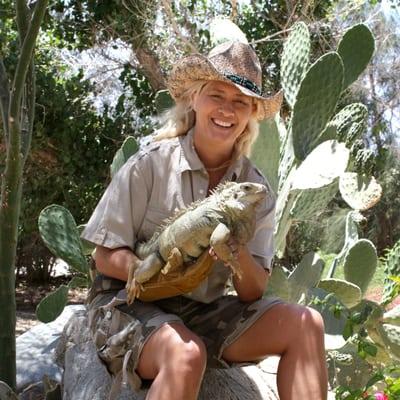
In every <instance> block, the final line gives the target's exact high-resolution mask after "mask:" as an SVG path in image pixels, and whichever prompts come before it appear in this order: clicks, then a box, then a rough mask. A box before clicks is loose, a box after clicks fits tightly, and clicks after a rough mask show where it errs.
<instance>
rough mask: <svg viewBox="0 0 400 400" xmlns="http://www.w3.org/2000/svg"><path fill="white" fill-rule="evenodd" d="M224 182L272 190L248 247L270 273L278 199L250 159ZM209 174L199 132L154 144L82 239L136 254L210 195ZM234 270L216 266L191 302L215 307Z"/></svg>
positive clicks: (125, 173)
mask: <svg viewBox="0 0 400 400" xmlns="http://www.w3.org/2000/svg"><path fill="white" fill-rule="evenodd" d="M222 181H237V182H257V183H263V184H265V185H266V186H267V187H268V188H269V196H267V198H266V200H265V202H264V204H262V205H261V206H260V207H259V208H258V210H257V224H256V232H255V234H254V237H253V239H252V240H251V241H250V242H249V243H248V248H249V250H250V252H251V254H252V255H253V256H254V257H255V258H256V260H257V262H259V263H260V264H261V265H262V266H263V267H264V268H266V269H268V270H269V269H270V265H271V260H272V257H273V253H274V248H273V230H274V211H275V210H274V208H275V196H274V194H273V192H272V190H271V188H270V185H269V184H268V182H267V181H266V179H265V178H264V177H263V175H262V174H261V173H260V172H259V171H258V170H257V169H256V168H255V166H254V165H253V164H252V163H251V161H250V160H249V159H248V158H247V157H244V156H243V157H241V158H239V159H238V160H237V161H236V162H234V163H233V164H232V165H231V166H230V168H229V169H228V171H227V172H226V174H225V176H224V177H223V179H222ZM208 183H209V182H208V174H207V171H206V170H205V168H204V165H203V163H202V162H201V160H200V159H199V157H198V155H197V153H196V151H195V148H194V145H193V130H191V131H189V132H188V133H187V134H186V135H184V136H180V137H177V138H174V139H168V140H163V141H160V142H153V143H151V144H150V145H148V146H145V147H144V148H143V149H142V150H140V151H139V152H138V153H136V154H135V155H134V156H132V157H131V158H130V159H129V160H128V161H127V162H126V163H125V164H124V166H123V167H122V168H121V169H120V170H119V171H118V173H117V174H116V175H115V176H114V178H113V179H112V181H111V183H110V185H109V186H108V188H107V190H106V191H105V193H104V195H103V197H102V198H101V200H100V202H99V203H98V205H97V207H96V209H95V210H94V212H93V215H92V217H91V218H90V220H89V222H88V224H87V226H86V228H85V230H84V231H83V233H82V237H83V238H84V239H86V240H88V241H90V242H92V243H94V244H96V245H100V246H104V247H108V248H112V249H114V248H118V247H129V248H131V249H132V250H134V247H135V243H136V242H137V241H145V240H148V239H149V238H150V237H151V236H152V234H153V233H154V231H155V230H156V228H157V227H158V226H159V225H160V224H161V223H162V222H163V220H165V219H166V218H168V217H170V216H171V215H172V214H173V213H174V212H175V211H176V210H179V209H181V208H183V207H185V206H187V205H189V204H190V203H192V202H193V201H195V200H199V199H203V198H205V197H206V195H207V189H208ZM230 273H231V271H230V269H229V268H227V267H226V266H225V265H223V264H222V263H221V262H215V265H214V267H213V270H212V272H211V273H210V275H209V276H208V278H207V279H205V280H204V281H203V282H202V283H201V284H200V286H199V287H197V288H196V289H195V290H194V291H193V292H192V293H190V294H188V295H187V296H188V297H190V298H193V299H195V300H198V301H203V302H206V303H208V302H211V301H213V300H214V299H216V298H217V297H219V296H221V295H222V294H223V293H224V292H225V291H226V289H227V283H228V281H229V278H230Z"/></svg>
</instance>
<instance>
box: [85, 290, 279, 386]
mask: <svg viewBox="0 0 400 400" xmlns="http://www.w3.org/2000/svg"><path fill="white" fill-rule="evenodd" d="M124 301H125V291H123V290H121V291H120V292H115V291H111V292H108V293H100V294H98V295H97V296H96V297H95V298H94V299H93V300H92V301H91V303H90V305H89V321H90V329H91V332H92V335H93V338H94V342H95V345H96V347H97V349H98V354H99V357H100V358H101V359H102V360H103V361H104V362H105V363H106V365H107V367H108V369H109V371H110V372H111V373H113V374H114V375H118V374H120V375H121V374H122V375H123V376H122V375H121V380H122V381H125V382H126V381H127V382H126V383H129V384H130V385H131V386H132V387H133V388H134V389H138V388H139V387H140V386H141V383H142V382H141V380H140V378H139V376H138V375H137V374H136V373H135V370H136V368H137V365H138V361H139V357H140V354H141V351H142V349H143V346H144V345H145V343H146V342H147V340H148V339H149V338H150V337H151V335H152V334H153V333H154V332H156V331H157V330H158V329H159V328H160V327H162V326H163V325H164V324H166V323H172V322H179V323H183V324H184V325H185V326H186V327H187V328H189V329H190V330H191V331H193V332H194V333H195V334H196V335H198V336H199V337H200V338H201V339H202V340H203V341H204V344H205V346H206V348H207V354H208V362H207V366H209V367H214V368H229V367H230V366H232V365H231V364H229V363H227V362H226V361H225V360H223V359H222V353H223V351H224V349H225V348H226V347H227V346H229V345H230V344H231V343H232V342H234V341H235V340H236V339H237V338H238V337H239V336H240V335H242V334H243V332H244V331H245V330H246V329H248V328H249V327H250V326H251V325H252V324H253V323H254V322H255V321H257V319H258V318H260V317H261V316H262V315H263V313H264V312H265V311H267V310H268V309H269V308H271V307H272V306H274V305H276V304H280V303H282V300H280V299H278V298H275V297H267V298H263V299H260V300H257V301H255V302H249V303H244V302H241V301H239V299H238V297H237V296H233V295H229V296H223V297H221V298H219V299H217V300H215V301H213V302H212V303H209V304H206V303H201V302H198V301H195V300H192V299H188V298H186V297H183V296H176V297H171V298H169V299H164V300H158V301H154V302H151V303H147V302H141V301H140V300H135V302H134V303H133V304H131V305H129V306H128V305H127V304H126V303H124ZM246 364H247V365H248V364H251V363H246ZM235 365H236V366H237V364H235ZM241 365H244V364H241Z"/></svg>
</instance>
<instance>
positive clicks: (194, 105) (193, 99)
mask: <svg viewBox="0 0 400 400" xmlns="http://www.w3.org/2000/svg"><path fill="white" fill-rule="evenodd" d="M197 98H198V93H197V92H193V93H192V94H191V96H190V108H191V109H192V110H193V111H196V108H197Z"/></svg>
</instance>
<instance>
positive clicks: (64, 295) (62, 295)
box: [36, 285, 69, 323]
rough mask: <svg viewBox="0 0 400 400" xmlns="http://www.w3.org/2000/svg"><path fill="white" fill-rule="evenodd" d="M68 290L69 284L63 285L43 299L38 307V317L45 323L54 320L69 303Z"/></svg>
mask: <svg viewBox="0 0 400 400" xmlns="http://www.w3.org/2000/svg"><path fill="white" fill-rule="evenodd" d="M68 290H69V288H68V286H65V285H61V286H60V287H59V288H58V289H57V290H56V291H54V292H53V293H50V294H48V295H47V296H46V297H45V298H44V299H42V301H41V302H40V303H39V305H38V306H37V308H36V316H37V319H38V320H39V321H41V322H45V323H47V322H51V321H54V320H55V319H56V318H57V317H58V316H59V315H60V314H61V313H62V312H63V310H64V307H65V305H66V304H67V301H68Z"/></svg>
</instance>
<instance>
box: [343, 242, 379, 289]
mask: <svg viewBox="0 0 400 400" xmlns="http://www.w3.org/2000/svg"><path fill="white" fill-rule="evenodd" d="M377 263H378V256H377V254H376V249H375V246H374V245H373V243H372V242H371V241H369V240H367V239H360V240H358V241H357V242H356V243H355V244H354V245H353V246H352V247H350V249H349V250H348V252H347V254H346V256H345V260H344V266H343V269H344V276H345V278H346V280H347V281H348V282H352V283H354V284H355V285H357V286H358V287H359V288H360V289H361V292H362V293H363V294H364V293H365V292H366V291H367V288H368V285H369V283H370V282H371V279H372V277H373V276H374V273H375V271H376V266H377Z"/></svg>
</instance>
